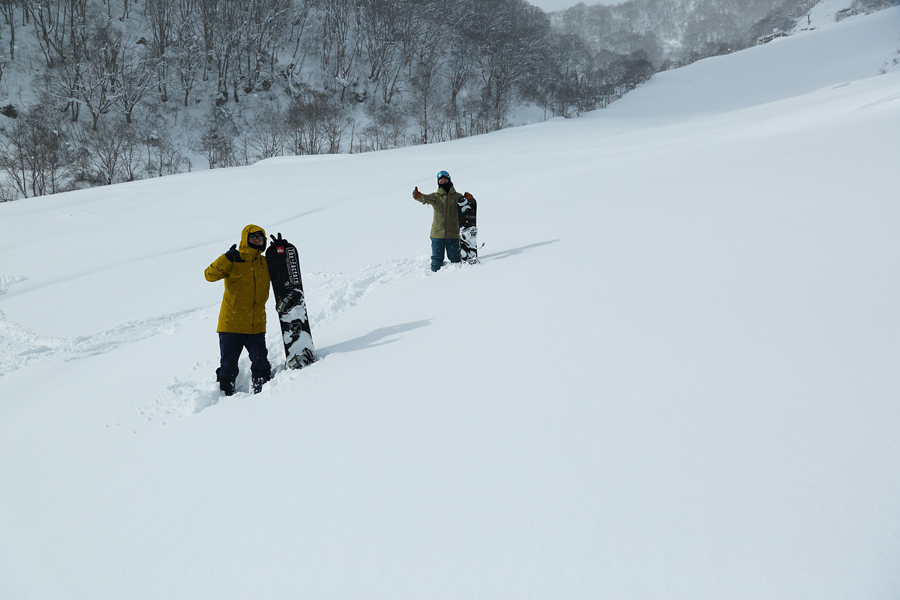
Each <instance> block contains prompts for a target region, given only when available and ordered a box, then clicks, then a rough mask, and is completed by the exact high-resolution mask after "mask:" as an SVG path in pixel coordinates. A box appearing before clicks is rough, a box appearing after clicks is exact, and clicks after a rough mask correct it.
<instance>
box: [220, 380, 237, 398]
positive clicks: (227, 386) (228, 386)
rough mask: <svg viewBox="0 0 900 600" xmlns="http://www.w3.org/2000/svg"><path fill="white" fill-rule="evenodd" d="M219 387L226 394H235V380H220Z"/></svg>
mask: <svg viewBox="0 0 900 600" xmlns="http://www.w3.org/2000/svg"><path fill="white" fill-rule="evenodd" d="M219 389H220V390H222V393H223V394H225V395H226V396H232V395H234V382H233V381H220V382H219Z"/></svg>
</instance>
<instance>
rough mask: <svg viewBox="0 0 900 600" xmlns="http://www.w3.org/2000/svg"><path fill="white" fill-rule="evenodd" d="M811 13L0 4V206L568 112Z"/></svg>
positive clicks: (694, 6)
mask: <svg viewBox="0 0 900 600" xmlns="http://www.w3.org/2000/svg"><path fill="white" fill-rule="evenodd" d="M857 1H858V2H868V3H872V2H879V1H880V2H884V1H886V0H857ZM887 1H891V0H887ZM813 4H815V0H758V1H757V2H752V3H746V2H741V1H739V0H630V1H629V2H626V3H624V4H622V5H618V6H614V7H605V6H599V5H598V6H593V7H588V6H585V5H583V4H582V5H579V6H577V7H574V8H572V9H569V10H566V11H562V12H559V13H553V14H551V15H548V14H545V13H544V12H542V11H541V10H540V9H538V8H536V7H534V6H531V5H530V4H528V3H527V2H526V1H525V0H0V15H2V17H0V200H14V199H18V198H24V197H31V196H38V195H44V194H52V193H57V192H61V191H67V190H71V189H77V188H82V187H88V186H94V185H106V184H111V183H116V182H122V181H132V180H135V179H140V178H145V177H155V176H163V175H168V174H174V173H179V172H184V171H188V170H191V169H193V168H207V167H208V168H217V167H227V166H235V165H244V164H251V163H253V162H256V161H258V160H262V159H266V158H270V157H273V156H279V155H303V154H322V153H339V152H365V151H372V150H380V149H388V148H394V147H399V146H406V145H412V144H427V143H433V142H439V141H445V140H452V139H457V138H461V137H466V136H470V135H476V134H481V133H486V132H490V131H494V130H497V129H500V128H503V127H506V126H508V125H509V122H510V121H509V119H510V115H511V113H512V111H513V110H515V109H516V108H518V107H522V106H525V105H528V106H532V107H537V109H539V110H542V111H543V114H544V116H545V117H549V116H575V115H577V114H580V113H581V112H584V111H588V110H594V109H597V108H602V107H603V106H605V105H607V104H608V103H609V102H611V101H612V100H614V99H616V98H619V97H621V95H622V94H624V93H626V92H628V91H629V90H631V89H633V88H634V87H635V86H637V85H639V84H640V83H642V82H643V81H646V80H647V79H648V78H649V77H650V76H651V75H652V74H653V73H654V72H656V71H658V70H661V69H667V68H671V67H673V66H678V65H682V64H687V63H688V62H691V61H693V60H696V59H698V58H702V57H704V56H710V55H713V54H721V53H723V52H730V51H733V50H735V49H738V48H741V47H746V46H747V45H749V44H750V43H751V40H752V39H755V38H754V35H755V32H756V31H757V30H761V28H768V27H770V26H771V24H772V23H774V22H779V23H780V22H781V21H782V20H786V19H790V18H796V16H797V15H799V14H802V12H803V11H804V10H808V9H809V7H810V6H811V5H813ZM779 19H781V20H779ZM785 22H786V21H785ZM198 161H199V163H198Z"/></svg>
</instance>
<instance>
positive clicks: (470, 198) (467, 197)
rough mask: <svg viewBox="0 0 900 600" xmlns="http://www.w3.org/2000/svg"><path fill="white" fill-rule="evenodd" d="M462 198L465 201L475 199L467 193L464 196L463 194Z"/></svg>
mask: <svg viewBox="0 0 900 600" xmlns="http://www.w3.org/2000/svg"><path fill="white" fill-rule="evenodd" d="M463 196H465V197H466V200H474V199H475V196H473V195H472V194H470V193H469V192H466V193H465V194H463Z"/></svg>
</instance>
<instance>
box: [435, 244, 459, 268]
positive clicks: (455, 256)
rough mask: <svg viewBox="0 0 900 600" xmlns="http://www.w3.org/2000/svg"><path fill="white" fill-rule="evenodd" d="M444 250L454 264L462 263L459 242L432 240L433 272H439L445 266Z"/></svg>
mask: <svg viewBox="0 0 900 600" xmlns="http://www.w3.org/2000/svg"><path fill="white" fill-rule="evenodd" d="M444 250H446V251H447V258H449V259H450V262H452V263H458V262H460V261H461V258H460V256H459V240H448V239H446V238H431V270H432V271H437V270H438V269H440V268H441V267H443V266H444Z"/></svg>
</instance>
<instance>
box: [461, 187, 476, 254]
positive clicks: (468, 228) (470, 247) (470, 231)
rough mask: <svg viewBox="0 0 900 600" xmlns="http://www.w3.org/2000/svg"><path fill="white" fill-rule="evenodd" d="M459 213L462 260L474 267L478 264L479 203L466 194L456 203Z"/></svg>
mask: <svg viewBox="0 0 900 600" xmlns="http://www.w3.org/2000/svg"><path fill="white" fill-rule="evenodd" d="M456 206H457V210H458V212H459V250H460V254H461V255H462V256H461V258H462V259H463V260H464V261H466V262H467V263H469V264H470V265H474V264H475V263H477V262H478V226H477V225H476V222H475V218H476V213H477V211H478V203H477V202H475V198H474V197H473V196H472V194H470V193H468V192H466V194H465V195H464V196H461V197H460V199H459V200H457V201H456Z"/></svg>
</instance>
